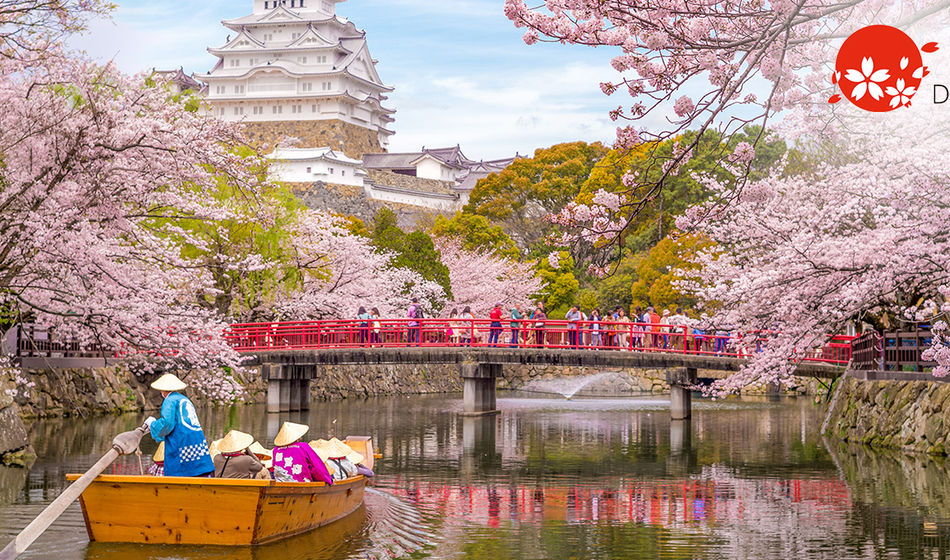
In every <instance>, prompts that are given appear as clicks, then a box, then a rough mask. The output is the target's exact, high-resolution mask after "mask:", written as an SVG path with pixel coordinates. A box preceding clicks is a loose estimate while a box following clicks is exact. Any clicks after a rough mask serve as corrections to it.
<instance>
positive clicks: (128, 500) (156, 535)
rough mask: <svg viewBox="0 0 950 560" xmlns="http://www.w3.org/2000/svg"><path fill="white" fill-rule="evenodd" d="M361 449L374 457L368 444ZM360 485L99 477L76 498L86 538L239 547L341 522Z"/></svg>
mask: <svg viewBox="0 0 950 560" xmlns="http://www.w3.org/2000/svg"><path fill="white" fill-rule="evenodd" d="M367 439H368V438H367ZM354 447H355V446H354ZM365 449H366V450H367V451H368V452H369V457H373V448H372V443H371V442H369V441H367V442H366V447H365ZM370 461H371V460H370ZM79 476H80V475H78V474H70V475H67V476H66V478H67V480H70V481H74V480H76V479H77V478H79ZM365 487H366V479H365V478H364V477H363V476H354V477H350V478H348V479H346V480H342V481H338V482H336V483H334V484H333V486H327V485H325V484H324V483H322V482H276V481H273V480H246V479H227V478H190V477H168V476H164V477H163V476H135V475H132V476H128V475H100V476H98V477H97V478H96V479H95V480H94V481H93V483H92V484H91V485H90V486H89V487H88V488H86V490H85V491H83V493H82V496H81V497H80V498H79V501H80V505H81V506H82V514H83V519H84V520H85V522H86V532H87V533H88V534H89V540H90V541H98V542H113V543H148V544H193V545H225V546H241V545H257V544H265V543H270V542H274V541H278V540H280V539H284V538H287V537H291V536H293V535H299V534H301V533H305V532H307V531H311V530H313V529H316V528H317V527H321V526H324V525H328V524H330V523H333V522H334V521H337V520H339V519H343V518H344V517H346V516H348V515H350V514H352V513H353V512H355V511H356V510H357V509H359V507H360V505H361V504H362V503H363V490H364V488H365Z"/></svg>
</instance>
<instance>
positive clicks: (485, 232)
mask: <svg viewBox="0 0 950 560" xmlns="http://www.w3.org/2000/svg"><path fill="white" fill-rule="evenodd" d="M429 231H430V232H431V233H432V235H433V236H435V237H451V238H457V239H459V240H461V242H462V248H463V249H467V250H469V251H479V250H489V251H491V252H493V253H495V254H496V255H498V256H499V257H507V258H511V259H517V258H518V257H519V256H520V252H519V251H518V247H517V245H515V242H514V241H512V239H511V238H510V237H508V235H507V234H506V233H505V232H504V230H503V229H502V228H501V227H500V226H496V225H494V224H492V223H491V221H489V219H488V218H486V217H485V216H481V215H478V214H468V213H465V212H458V213H456V214H455V216H452V218H446V217H445V216H443V215H441V214H440V215H438V216H437V217H436V218H435V223H434V224H433V225H432V228H431V229H430V230H429Z"/></svg>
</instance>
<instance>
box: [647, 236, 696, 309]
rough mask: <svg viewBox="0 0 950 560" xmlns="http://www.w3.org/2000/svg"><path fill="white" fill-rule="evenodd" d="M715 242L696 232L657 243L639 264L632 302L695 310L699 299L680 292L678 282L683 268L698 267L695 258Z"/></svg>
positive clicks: (684, 269) (658, 306) (693, 268)
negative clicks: (696, 234)
mask: <svg viewBox="0 0 950 560" xmlns="http://www.w3.org/2000/svg"><path fill="white" fill-rule="evenodd" d="M712 245H713V242H712V241H710V240H709V239H707V238H705V237H699V236H694V235H686V236H683V237H681V238H679V239H671V238H669V237H668V238H666V239H663V240H662V241H660V242H659V243H657V244H656V245H655V246H654V247H653V248H652V249H650V251H649V253H647V255H646V256H645V257H644V258H642V259H641V260H640V262H639V264H638V265H637V279H636V281H635V282H634V283H633V285H632V286H631V287H630V295H631V298H632V302H631V303H632V305H639V306H642V307H646V306H647V305H652V306H654V307H656V308H657V309H661V308H668V307H683V308H685V309H690V310H695V308H696V298H695V297H693V296H690V295H689V294H686V293H684V292H683V291H681V290H680V288H678V287H677V286H676V284H675V283H676V281H677V280H680V279H682V278H683V277H682V276H681V275H680V271H689V270H695V269H696V265H694V264H693V257H694V256H695V255H696V254H697V253H698V252H699V251H701V250H703V249H706V248H708V247H711V246H712Z"/></svg>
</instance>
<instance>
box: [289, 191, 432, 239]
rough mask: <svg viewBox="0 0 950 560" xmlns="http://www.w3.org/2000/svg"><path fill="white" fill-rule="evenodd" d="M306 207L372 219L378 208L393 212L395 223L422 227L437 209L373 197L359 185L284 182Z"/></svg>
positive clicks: (409, 226) (403, 225)
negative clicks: (384, 200) (374, 198)
mask: <svg viewBox="0 0 950 560" xmlns="http://www.w3.org/2000/svg"><path fill="white" fill-rule="evenodd" d="M284 184H285V185H287V186H288V188H290V190H291V192H293V193H294V195H295V196H296V197H297V198H299V199H300V200H301V201H303V203H304V204H305V205H306V206H307V207H308V208H314V209H317V210H328V211H330V212H334V213H336V214H343V215H346V216H355V217H357V218H359V219H361V220H363V221H364V222H372V221H373V218H375V217H376V213H377V212H379V210H380V209H381V208H389V209H390V210H392V211H393V212H395V213H396V218H397V221H398V224H399V227H401V228H403V229H413V228H417V227H425V226H426V225H428V224H429V223H430V222H432V220H433V219H434V217H435V216H436V215H438V214H439V212H437V211H435V210H432V209H431V208H423V207H421V206H410V205H408V204H396V203H393V202H382V201H379V200H373V199H371V198H369V197H368V196H366V192H365V191H364V190H363V189H362V188H361V187H356V186H353V185H339V184H334V183H284Z"/></svg>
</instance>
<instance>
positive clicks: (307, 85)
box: [300, 82, 313, 91]
mask: <svg viewBox="0 0 950 560" xmlns="http://www.w3.org/2000/svg"><path fill="white" fill-rule="evenodd" d="M300 91H313V83H311V82H305V83H302V84H300Z"/></svg>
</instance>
